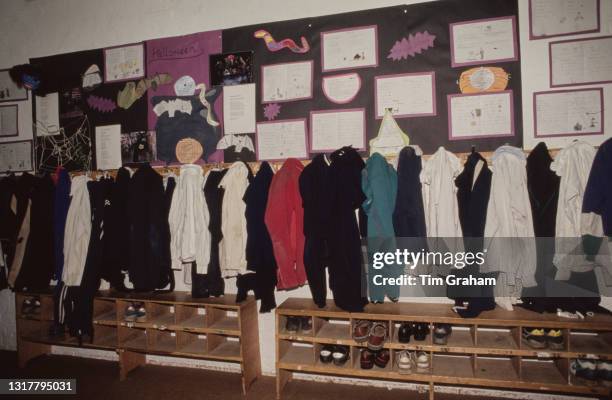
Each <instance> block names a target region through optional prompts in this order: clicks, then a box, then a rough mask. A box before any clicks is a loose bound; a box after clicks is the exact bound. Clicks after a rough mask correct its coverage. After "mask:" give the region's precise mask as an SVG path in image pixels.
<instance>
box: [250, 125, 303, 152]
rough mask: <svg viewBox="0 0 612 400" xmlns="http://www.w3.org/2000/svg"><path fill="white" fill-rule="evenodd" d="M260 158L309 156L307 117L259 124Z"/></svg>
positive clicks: (257, 138) (257, 135)
mask: <svg viewBox="0 0 612 400" xmlns="http://www.w3.org/2000/svg"><path fill="white" fill-rule="evenodd" d="M255 139H256V146H257V147H256V149H257V159H258V160H261V161H263V160H268V161H278V160H285V159H287V158H298V159H306V158H308V149H307V148H306V143H307V139H306V119H304V118H302V119H294V120H279V121H269V122H260V123H258V124H257V134H256V135H255Z"/></svg>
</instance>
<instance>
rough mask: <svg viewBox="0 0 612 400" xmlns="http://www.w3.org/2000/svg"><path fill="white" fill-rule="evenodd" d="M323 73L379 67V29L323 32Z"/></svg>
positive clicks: (372, 26) (365, 27) (362, 28)
mask: <svg viewBox="0 0 612 400" xmlns="http://www.w3.org/2000/svg"><path fill="white" fill-rule="evenodd" d="M321 64H322V67H323V72H327V71H337V70H342V69H353V68H366V67H376V66H378V27H377V26H376V25H369V26H360V27H353V28H347V29H338V30H333V31H326V32H321Z"/></svg>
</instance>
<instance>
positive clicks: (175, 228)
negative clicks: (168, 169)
mask: <svg viewBox="0 0 612 400" xmlns="http://www.w3.org/2000/svg"><path fill="white" fill-rule="evenodd" d="M184 209H185V207H184V204H183V201H182V185H181V182H180V178H179V181H178V182H177V185H176V188H175V190H174V193H173V194H172V201H171V202H170V212H169V214H168V225H169V227H170V259H171V260H172V269H180V268H181V265H182V263H181V231H182V219H183V218H182V217H183V215H182V214H183V210H184Z"/></svg>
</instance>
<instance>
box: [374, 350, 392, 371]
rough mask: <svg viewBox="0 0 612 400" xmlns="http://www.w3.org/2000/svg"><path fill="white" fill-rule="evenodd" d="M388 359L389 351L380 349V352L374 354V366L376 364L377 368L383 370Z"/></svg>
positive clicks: (389, 356)
mask: <svg viewBox="0 0 612 400" xmlns="http://www.w3.org/2000/svg"><path fill="white" fill-rule="evenodd" d="M390 359H391V353H389V350H387V349H382V350H381V351H379V352H377V353H376V357H375V358H374V364H376V366H377V367H378V368H385V367H386V366H387V364H388V363H389V360H390Z"/></svg>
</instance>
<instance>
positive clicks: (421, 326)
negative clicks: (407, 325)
mask: <svg viewBox="0 0 612 400" xmlns="http://www.w3.org/2000/svg"><path fill="white" fill-rule="evenodd" d="M412 333H413V334H414V340H418V341H419V342H421V341H423V340H425V338H426V337H427V334H428V333H429V325H428V324H426V323H422V322H421V323H417V324H414V325H413V326H412Z"/></svg>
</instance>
